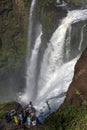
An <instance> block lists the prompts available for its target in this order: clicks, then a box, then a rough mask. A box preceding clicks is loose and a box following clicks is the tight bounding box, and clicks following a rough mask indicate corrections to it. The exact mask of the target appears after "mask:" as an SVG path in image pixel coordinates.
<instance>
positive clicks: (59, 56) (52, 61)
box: [35, 10, 87, 112]
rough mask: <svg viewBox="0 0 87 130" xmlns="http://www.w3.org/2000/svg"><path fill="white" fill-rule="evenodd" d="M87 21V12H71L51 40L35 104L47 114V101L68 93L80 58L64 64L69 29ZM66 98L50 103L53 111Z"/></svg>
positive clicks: (41, 72)
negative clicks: (75, 24) (74, 24)
mask: <svg viewBox="0 0 87 130" xmlns="http://www.w3.org/2000/svg"><path fill="white" fill-rule="evenodd" d="M86 19H87V10H74V11H69V12H68V14H67V16H66V18H64V19H63V20H62V22H61V24H60V26H59V27H58V28H57V30H56V31H55V32H54V34H53V36H52V38H51V39H50V42H49V43H48V47H47V49H46V50H45V54H44V57H43V61H42V65H41V71H40V76H39V81H38V97H37V99H36V104H35V105H36V106H37V109H40V108H43V106H44V111H45V112H46V111H47V104H46V100H48V99H50V98H51V97H55V96H58V95H61V93H65V92H66V91H67V89H68V87H69V84H70V83H71V80H72V77H73V72H74V65H75V63H76V61H77V59H78V57H79V54H78V57H76V58H75V59H73V60H71V61H68V62H67V63H66V64H65V63H64V61H63V56H64V55H63V52H64V44H65V38H66V32H67V29H69V28H70V26H71V24H73V23H76V22H79V21H81V20H86ZM69 36H70V35H69ZM68 39H69V42H68V46H69V44H70V38H69V37H68ZM68 49H69V48H68ZM77 49H78V48H77ZM68 51H69V50H68ZM68 54H69V53H68ZM64 98H65V96H62V97H61V98H57V99H55V101H54V100H51V101H49V103H50V106H51V108H52V111H53V110H54V109H55V108H58V106H59V105H60V104H61V103H62V102H63V101H64ZM38 106H39V107H38ZM54 106H55V107H54Z"/></svg>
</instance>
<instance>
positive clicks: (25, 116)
mask: <svg viewBox="0 0 87 130" xmlns="http://www.w3.org/2000/svg"><path fill="white" fill-rule="evenodd" d="M6 120H7V122H11V121H13V122H14V123H15V124H16V125H17V126H20V125H25V126H26V127H30V126H36V124H37V121H36V115H35V108H34V107H33V104H32V102H31V101H30V103H29V104H28V107H26V108H25V109H24V110H21V111H16V110H15V109H13V110H11V111H10V112H9V113H8V114H7V115H6Z"/></svg>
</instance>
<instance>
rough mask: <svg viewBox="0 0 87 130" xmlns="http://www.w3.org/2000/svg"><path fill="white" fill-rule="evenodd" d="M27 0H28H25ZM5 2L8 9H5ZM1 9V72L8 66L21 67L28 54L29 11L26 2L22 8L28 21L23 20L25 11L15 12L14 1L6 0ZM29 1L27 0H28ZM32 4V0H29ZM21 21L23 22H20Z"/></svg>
mask: <svg viewBox="0 0 87 130" xmlns="http://www.w3.org/2000/svg"><path fill="white" fill-rule="evenodd" d="M25 1H26V0H25ZM4 2H5V4H6V7H7V10H5V6H4ZM4 2H3V3H2V2H0V4H2V7H3V8H1V9H0V11H1V12H3V13H2V14H1V16H0V74H1V73H4V71H6V70H7V69H8V68H15V67H20V66H21V65H22V64H23V62H24V60H25V56H26V48H27V47H26V46H27V26H28V22H26V21H28V17H27V15H28V13H29V11H28V10H29V9H28V10H26V7H25V3H22V4H24V5H22V7H21V8H23V10H24V11H25V12H26V16H24V18H26V21H23V20H22V19H24V18H23V14H22V13H23V11H22V13H21V14H20V13H19V14H18V13H17V14H16V13H15V12H14V10H13V9H14V8H13V6H14V5H13V3H12V1H10V0H6V1H4ZM26 2H27V1H26ZM28 3H29V4H27V5H30V2H28ZM20 6H21V5H20ZM18 15H19V16H18ZM20 21H21V22H20Z"/></svg>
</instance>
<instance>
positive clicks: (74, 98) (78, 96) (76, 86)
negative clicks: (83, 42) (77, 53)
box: [64, 48, 87, 106]
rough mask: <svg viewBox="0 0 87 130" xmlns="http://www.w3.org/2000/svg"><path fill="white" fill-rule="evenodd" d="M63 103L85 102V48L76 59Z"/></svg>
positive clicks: (86, 87) (77, 103)
mask: <svg viewBox="0 0 87 130" xmlns="http://www.w3.org/2000/svg"><path fill="white" fill-rule="evenodd" d="M64 103H65V104H66V105H74V106H82V105H83V104H84V103H85V105H86V104H87V48H86V49H85V51H84V53H83V54H82V55H81V57H80V59H79V60H78V61H77V64H76V66H75V72H74V77H73V81H72V83H71V85H70V87H69V90H68V93H67V96H66V99H65V102H64Z"/></svg>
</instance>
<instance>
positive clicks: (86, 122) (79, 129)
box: [45, 106, 87, 130]
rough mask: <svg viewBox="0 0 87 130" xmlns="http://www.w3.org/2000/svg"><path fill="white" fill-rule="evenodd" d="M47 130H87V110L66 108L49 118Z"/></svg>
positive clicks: (46, 122)
mask: <svg viewBox="0 0 87 130" xmlns="http://www.w3.org/2000/svg"><path fill="white" fill-rule="evenodd" d="M45 124H46V125H47V127H46V130H86V128H87V108H85V107H83V108H76V107H70V106H69V107H64V108H62V109H61V110H59V111H57V112H55V113H53V114H52V115H51V116H49V117H48V118H47V119H46V121H45Z"/></svg>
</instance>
